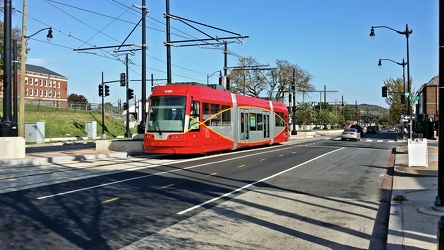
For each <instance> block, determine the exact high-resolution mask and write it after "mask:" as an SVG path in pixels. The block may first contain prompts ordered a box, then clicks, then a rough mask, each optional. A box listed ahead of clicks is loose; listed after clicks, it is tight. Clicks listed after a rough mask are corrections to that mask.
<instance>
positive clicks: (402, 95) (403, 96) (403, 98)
mask: <svg viewBox="0 0 444 250" xmlns="http://www.w3.org/2000/svg"><path fill="white" fill-rule="evenodd" d="M401 103H402V104H405V95H404V94H401Z"/></svg>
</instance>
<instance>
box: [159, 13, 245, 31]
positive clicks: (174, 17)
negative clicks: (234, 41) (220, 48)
mask: <svg viewBox="0 0 444 250" xmlns="http://www.w3.org/2000/svg"><path fill="white" fill-rule="evenodd" d="M163 16H164V17H170V18H173V19H175V20H179V21H182V22H183V21H187V22H191V23H195V24H198V25H202V26H205V27H208V28H212V29H215V30H219V31H223V32H227V33H230V34H233V35H237V36H242V35H241V34H238V33H234V32H232V31H228V30H225V29H221V28H217V27H214V26H211V25H208V24H204V23H200V22H196V21H193V20H190V19H186V18H183V17H179V16H175V15H172V14H169V13H163Z"/></svg>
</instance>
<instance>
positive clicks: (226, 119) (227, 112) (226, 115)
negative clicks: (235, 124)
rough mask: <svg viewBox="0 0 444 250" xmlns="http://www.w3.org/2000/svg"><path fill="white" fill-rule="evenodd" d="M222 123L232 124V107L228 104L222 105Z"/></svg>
mask: <svg viewBox="0 0 444 250" xmlns="http://www.w3.org/2000/svg"><path fill="white" fill-rule="evenodd" d="M222 125H223V126H231V108H230V106H228V105H222Z"/></svg>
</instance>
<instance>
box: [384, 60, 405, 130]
mask: <svg viewBox="0 0 444 250" xmlns="http://www.w3.org/2000/svg"><path fill="white" fill-rule="evenodd" d="M382 61H390V62H393V63H396V64H398V65H400V66H402V82H403V85H404V92H403V93H402V94H403V95H404V96H405V93H406V92H405V91H406V90H405V65H407V64H408V63H407V62H405V61H404V58H402V63H399V62H396V61H393V60H392V59H379V61H378V67H379V68H381V67H382ZM409 95H410V94H409ZM403 106H405V103H404V105H403ZM404 112H405V107H403V109H402V114H403V115H404ZM402 134H403V135H404V122H403V123H402ZM403 137H404V136H403Z"/></svg>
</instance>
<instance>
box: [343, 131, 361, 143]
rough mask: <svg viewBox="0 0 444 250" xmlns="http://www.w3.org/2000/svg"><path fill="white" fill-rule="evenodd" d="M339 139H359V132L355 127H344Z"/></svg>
mask: <svg viewBox="0 0 444 250" xmlns="http://www.w3.org/2000/svg"><path fill="white" fill-rule="evenodd" d="M341 140H343V141H345V140H353V141H360V140H361V133H359V131H358V130H357V129H355V128H346V129H344V131H342V135H341Z"/></svg>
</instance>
